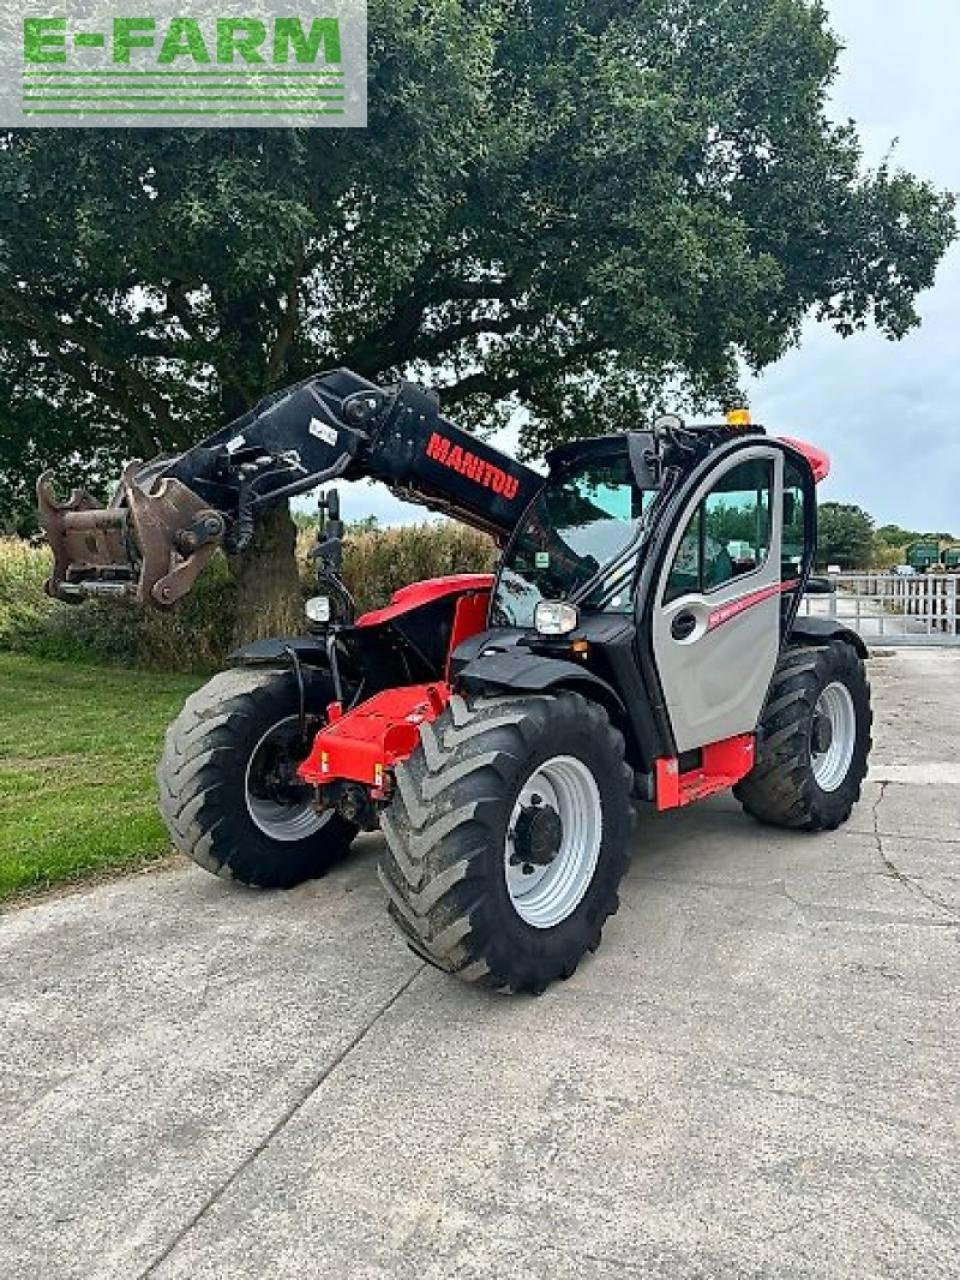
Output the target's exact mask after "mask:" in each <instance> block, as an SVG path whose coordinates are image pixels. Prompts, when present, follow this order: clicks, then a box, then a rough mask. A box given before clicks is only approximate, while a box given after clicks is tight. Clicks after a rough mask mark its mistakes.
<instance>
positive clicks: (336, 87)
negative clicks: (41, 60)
mask: <svg viewBox="0 0 960 1280" xmlns="http://www.w3.org/2000/svg"><path fill="white" fill-rule="evenodd" d="M310 87H311V86H310V85H306V84H264V85H260V84H256V83H251V82H250V81H249V80H246V81H236V82H234V81H223V80H218V81H217V83H216V84H212V85H210V89H211V91H217V92H219V90H221V89H229V90H230V91H234V90H239V89H260V90H261V91H262V92H263V93H286V92H289V93H296V92H297V91H298V90H302V91H303V92H304V93H305V94H306V92H307V90H308V89H310ZM206 88H207V86H206V85H204V84H170V82H169V81H168V82H167V83H166V84H134V85H129V86H127V85H122V84H103V85H98V84H25V85H24V86H23V88H22V89H21V94H22V96H23V97H25V98H29V97H37V96H38V95H39V94H41V93H42V94H43V95H44V97H47V96H48V95H50V94H53V95H56V94H61V93H62V94H64V95H65V96H66V97H68V98H78V97H80V95H81V94H82V93H85V92H87V91H88V90H95V91H100V92H102V93H106V92H107V90H108V89H116V90H118V92H119V91H121V90H122V91H124V95H126V94H133V95H135V94H140V93H149V92H150V91H151V90H154V91H155V92H157V93H159V92H160V90H161V89H162V90H167V89H170V90H171V91H172V92H174V93H202V92H203V91H204V90H205V89H206ZM344 88H345V86H344V85H342V84H318V85H317V86H316V91H314V92H312V93H311V94H310V96H311V97H317V96H318V94H319V91H320V90H322V89H330V90H333V91H334V92H337V93H340V94H342V92H343V89H344ZM71 91H75V92H71Z"/></svg>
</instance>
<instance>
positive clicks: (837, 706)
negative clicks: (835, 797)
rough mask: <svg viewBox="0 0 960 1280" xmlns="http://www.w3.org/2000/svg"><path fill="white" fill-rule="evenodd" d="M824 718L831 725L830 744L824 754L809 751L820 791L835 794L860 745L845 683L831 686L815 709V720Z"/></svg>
mask: <svg viewBox="0 0 960 1280" xmlns="http://www.w3.org/2000/svg"><path fill="white" fill-rule="evenodd" d="M821 716H822V717H823V719H825V720H826V721H827V722H828V723H829V725H830V745H829V746H828V747H827V749H826V750H825V751H819V752H818V751H816V750H815V749H814V748H813V747H811V749H810V762H811V764H812V766H813V776H814V778H815V779H816V783H817V786H818V787H819V788H820V790H821V791H836V789H837V787H839V786H840V785H841V784H842V782H843V780H844V779H845V778H846V776H847V773H848V772H849V769H850V764H851V762H852V760H853V751H854V747H855V746H856V743H857V713H856V709H855V708H854V705H853V697H852V696H851V693H850V690H849V689H848V688H847V686H846V685H845V684H840V683H839V682H838V681H834V683H833V684H828V685H827V686H826V688H825V689H824V690H823V691H822V692H821V694H820V697H819V698H818V699H817V705H816V706H815V707H814V709H813V718H814V721H816V720H817V718H818V717H821Z"/></svg>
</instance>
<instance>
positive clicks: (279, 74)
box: [23, 70, 344, 80]
mask: <svg viewBox="0 0 960 1280" xmlns="http://www.w3.org/2000/svg"><path fill="white" fill-rule="evenodd" d="M343 75H344V73H343V72H342V71H260V70H256V71H24V73H23V77H24V79H25V80H33V79H35V78H37V77H41V76H68V77H70V78H71V79H74V78H80V77H85V78H89V77H92V76H109V77H110V78H111V79H112V78H115V77H119V78H121V79H122V78H130V79H135V78H137V77H140V78H143V77H147V78H148V79H151V80H152V79H154V78H155V77H157V76H177V77H178V78H179V79H181V80H182V79H186V78H189V77H191V76H228V77H231V76H249V77H250V78H251V79H258V78H260V77H265V78H270V79H274V78H277V79H279V78H283V79H287V78H289V77H292V76H339V77H340V78H341V79H342V78H343Z"/></svg>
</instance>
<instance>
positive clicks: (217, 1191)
mask: <svg viewBox="0 0 960 1280" xmlns="http://www.w3.org/2000/svg"><path fill="white" fill-rule="evenodd" d="M427 968H428V966H427V965H426V964H421V965H420V966H419V968H418V969H417V970H416V971H415V972H414V973H412V974H411V975H410V977H409V978H407V980H406V982H404V983H402V984H401V985H400V986H399V987H398V988H397V990H396V991H395V992H394V993H393V995H392V996H390V998H389V999H388V1000H386V1001H384V1003H383V1004H382V1005H380V1007H379V1008H378V1009H377V1010H376V1012H375V1013H374V1015H373V1017H372V1018H370V1020H369V1021H368V1022H366V1023H364V1025H363V1026H362V1027H361V1028H360V1030H359V1031H357V1033H356V1034H355V1035H354V1036H352V1037H351V1039H350V1040H349V1041H348V1042H347V1044H346V1045H344V1047H343V1048H342V1049H341V1050H340V1052H339V1053H338V1054H337V1055H336V1056H335V1057H334V1058H333V1059H332V1060H331V1061H330V1062H329V1063H328V1064H327V1066H325V1067H324V1068H323V1070H322V1071H321V1072H320V1073H319V1074H318V1075H317V1076H316V1077H315V1078H314V1079H313V1080H311V1081H310V1083H309V1084H308V1085H307V1087H306V1088H305V1089H303V1090H301V1092H300V1094H299V1095H298V1097H297V1098H295V1099H294V1101H293V1102H292V1103H291V1104H290V1106H288V1107H287V1108H286V1110H285V1111H284V1112H283V1114H282V1115H281V1116H280V1118H279V1119H278V1120H277V1121H276V1122H275V1123H274V1124H273V1125H271V1127H270V1129H269V1130H268V1131H267V1133H266V1134H265V1135H264V1136H263V1137H262V1138H261V1139H260V1141H259V1142H258V1143H257V1144H256V1145H255V1146H254V1147H253V1149H252V1150H251V1151H249V1152H248V1153H247V1154H246V1155H245V1156H244V1157H243V1159H242V1160H241V1161H240V1162H239V1164H237V1166H236V1168H234V1169H232V1170H231V1172H230V1173H229V1174H228V1175H227V1177H226V1178H224V1179H223V1181H222V1182H221V1183H220V1184H219V1186H217V1187H215V1188H214V1190H213V1191H212V1192H211V1193H210V1195H208V1196H207V1198H206V1200H204V1202H203V1204H202V1205H201V1206H200V1208H199V1209H198V1210H197V1211H196V1213H194V1214H193V1216H192V1217H191V1218H190V1219H189V1220H188V1221H187V1222H186V1223H184V1225H183V1226H182V1227H181V1228H180V1229H179V1231H177V1233H176V1234H175V1235H174V1237H173V1239H172V1240H171V1241H170V1243H169V1244H167V1245H165V1246H164V1248H163V1249H162V1250H161V1252H160V1253H159V1254H158V1255H157V1256H156V1257H155V1258H154V1259H153V1261H152V1262H150V1263H149V1264H148V1265H147V1266H146V1267H145V1268H144V1269H143V1270H142V1271H140V1272H138V1273H137V1280H146V1278H147V1277H148V1276H152V1275H154V1274H155V1272H156V1270H157V1268H158V1267H160V1266H161V1265H162V1264H163V1263H164V1262H166V1260H167V1259H168V1258H169V1257H170V1256H171V1254H172V1253H173V1252H174V1251H175V1250H176V1249H177V1247H178V1246H179V1245H180V1244H181V1243H182V1242H183V1241H184V1240H185V1239H186V1238H187V1236H188V1235H189V1234H190V1232H191V1231H192V1230H193V1229H194V1227H195V1226H197V1224H198V1223H199V1222H201V1221H202V1220H203V1218H204V1217H206V1215H207V1214H208V1213H209V1211H210V1210H211V1209H212V1208H213V1207H214V1205H216V1204H217V1202H218V1201H219V1200H220V1199H222V1197H223V1196H224V1194H225V1193H226V1192H227V1191H228V1190H229V1189H230V1187H232V1186H233V1184H234V1183H235V1182H236V1180H237V1179H238V1178H239V1177H240V1175H241V1174H242V1173H245V1172H246V1170H247V1169H249V1168H250V1166H251V1165H252V1164H253V1163H254V1161H255V1160H257V1159H259V1157H260V1156H261V1155H263V1153H264V1151H266V1149H267V1148H268V1147H269V1146H270V1144H271V1142H273V1140H274V1138H275V1137H276V1136H277V1135H278V1134H279V1133H280V1132H281V1131H282V1130H283V1129H285V1128H286V1126H287V1125H288V1124H289V1123H290V1121H291V1120H292V1119H293V1117H294V1116H295V1115H296V1114H297V1112H298V1111H299V1110H300V1109H301V1108H302V1107H303V1106H304V1104H305V1103H307V1102H309V1100H310V1099H311V1098H312V1097H313V1095H314V1094H315V1093H316V1092H317V1090H318V1089H319V1088H321V1086H322V1085H323V1084H324V1083H325V1082H326V1081H327V1080H328V1079H329V1078H330V1076H331V1075H332V1074H333V1073H334V1071H336V1069H337V1067H339V1066H340V1065H341V1063H342V1062H344V1061H345V1060H346V1058H347V1057H348V1056H349V1055H350V1054H351V1053H352V1052H353V1051H354V1049H356V1047H357V1045H359V1044H360V1042H361V1041H362V1040H363V1039H364V1038H365V1036H366V1035H367V1033H368V1032H369V1031H370V1030H372V1028H373V1027H375V1026H376V1024H377V1023H378V1022H379V1021H380V1019H381V1018H382V1017H384V1015H385V1014H387V1013H389V1012H390V1010H391V1009H392V1008H393V1006H394V1005H395V1004H396V1003H397V1001H398V1000H399V999H400V997H401V996H403V995H405V994H406V992H407V991H408V990H409V989H410V987H411V986H412V985H413V983H414V982H415V981H416V980H417V978H419V977H420V975H421V974H422V973H423V971H424V970H425V969H427Z"/></svg>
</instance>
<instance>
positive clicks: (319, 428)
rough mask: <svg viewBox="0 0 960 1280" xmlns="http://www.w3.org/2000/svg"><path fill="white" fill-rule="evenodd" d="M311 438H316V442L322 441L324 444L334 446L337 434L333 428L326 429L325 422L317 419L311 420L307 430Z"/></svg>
mask: <svg viewBox="0 0 960 1280" xmlns="http://www.w3.org/2000/svg"><path fill="white" fill-rule="evenodd" d="M307 430H308V431H309V432H310V434H311V435H312V436H316V437H317V439H318V440H322V441H323V443H324V444H331V445H332V444H336V443H337V438H338V437H337V432H336V430H335V429H334V428H333V427H328V426H327V424H326V423H325V422H321V421H320V419H319V418H311V419H310V426H309V427H308V428H307Z"/></svg>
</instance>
